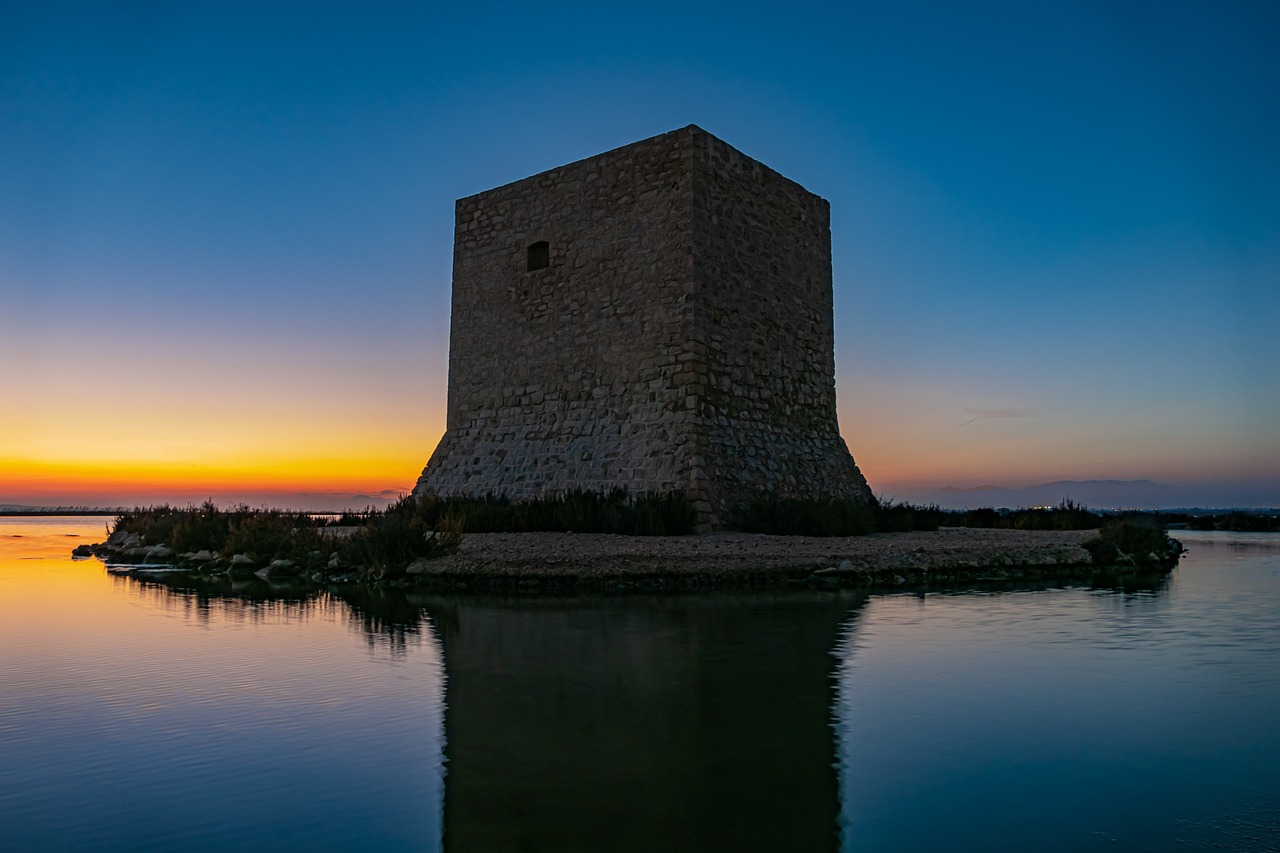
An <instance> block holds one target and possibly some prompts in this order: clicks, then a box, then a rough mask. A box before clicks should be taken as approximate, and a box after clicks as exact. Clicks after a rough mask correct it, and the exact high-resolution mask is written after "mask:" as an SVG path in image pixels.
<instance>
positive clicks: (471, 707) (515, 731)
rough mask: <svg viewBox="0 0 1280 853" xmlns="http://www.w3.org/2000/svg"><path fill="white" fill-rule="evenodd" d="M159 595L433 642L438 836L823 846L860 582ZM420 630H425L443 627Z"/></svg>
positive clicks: (582, 845)
mask: <svg viewBox="0 0 1280 853" xmlns="http://www.w3.org/2000/svg"><path fill="white" fill-rule="evenodd" d="M128 582H129V583H133V584H136V585H138V587H139V589H140V590H146V591H147V593H146V594H147V595H149V596H155V597H156V598H155V599H154V603H155V604H156V605H157V606H160V607H165V608H169V609H175V610H180V611H182V612H190V611H193V610H194V611H197V612H198V611H199V610H201V609H204V610H209V609H211V608H216V609H220V610H221V609H225V610H226V611H228V612H236V613H243V614H244V615H245V617H246V618H249V619H280V618H283V619H287V620H297V621H305V620H306V619H308V618H311V617H312V616H315V615H326V616H327V615H331V614H332V612H333V611H334V609H335V608H342V609H345V610H346V611H347V615H346V617H345V618H346V620H347V622H348V624H350V625H352V626H353V627H356V628H358V630H360V632H361V633H362V634H363V635H364V636H365V638H366V641H367V642H368V643H369V644H370V645H371V646H373V645H376V646H378V647H381V648H387V649H390V650H392V651H393V653H398V654H403V652H404V649H405V648H406V647H407V646H409V645H412V644H414V643H418V642H422V641H423V640H424V639H426V638H428V637H430V636H432V634H433V633H434V636H436V637H438V640H439V642H440V646H441V649H442V652H443V657H444V670H445V675H446V679H447V685H448V686H447V702H446V703H445V705H446V710H445V723H444V729H445V730H444V740H445V742H446V743H447V747H446V753H447V762H448V775H447V778H446V780H445V798H444V818H443V820H444V838H445V843H446V847H447V849H449V850H455V851H456V850H463V851H468V850H494V849H535V848H536V849H557V850H558V849H581V850H595V849H611V850H653V849H665V850H679V849H688V850H705V849H751V848H755V849H805V850H823V849H827V850H834V849H835V847H836V843H837V838H836V818H837V814H838V805H839V796H838V791H837V783H836V773H835V769H834V767H833V761H832V758H833V755H834V744H833V740H832V730H831V707H832V702H833V696H834V694H833V683H832V677H831V676H832V668H833V660H832V657H831V649H832V647H833V645H834V644H835V643H836V641H837V639H838V636H839V632H840V627H841V625H842V624H848V622H849V620H850V618H851V612H856V610H857V608H859V607H861V605H862V604H863V603H864V602H865V601H866V596H865V595H864V594H858V593H843V594H832V593H829V592H798V593H788V594H767V593H765V594H762V593H753V594H751V595H746V596H744V595H701V596H665V597H643V596H627V597H621V598H612V599H611V598H581V599H579V598H571V599H554V598H519V599H499V598H481V599H476V598H470V599H467V598H458V597H447V596H423V595H415V594H406V593H405V592H404V591H403V590H398V589H394V588H390V589H373V588H368V587H362V588H354V587H353V588H351V589H338V590H333V591H323V592H311V593H297V592H291V591H289V590H286V589H282V588H279V587H271V586H270V585H268V584H265V583H262V584H246V585H242V586H240V587H239V588H238V589H237V590H236V591H235V593H234V595H229V594H228V593H226V592H220V591H219V589H218V585H209V584H201V583H199V582H193V581H190V580H189V579H185V578H183V577H181V576H177V575H171V576H164V577H157V578H149V579H141V580H140V579H132V578H131V579H129V581H128ZM430 626H434V629H435V630H434V632H433V631H432V630H431V627H430Z"/></svg>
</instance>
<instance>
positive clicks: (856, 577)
mask: <svg viewBox="0 0 1280 853" xmlns="http://www.w3.org/2000/svg"><path fill="white" fill-rule="evenodd" d="M1095 536H1097V531H1096V530H1066V531H1032V530H987V529H975V528H942V529H940V530H938V531H936V532H911V533H878V534H875V535H871V536H851V537H814V536H766V535H763V534H753V533H710V534H704V535H701V536H673V537H649V536H610V535H594V534H593V535H586V534H573V533H470V534H467V535H466V536H464V537H463V540H462V544H461V546H460V547H459V549H458V551H457V552H456V553H454V554H451V555H449V556H446V557H441V558H438V559H435V560H422V561H419V562H417V563H415V564H413V565H412V566H411V567H410V569H409V572H410V574H411V575H413V576H416V578H417V580H419V581H420V582H426V583H428V584H430V583H432V581H435V582H437V583H439V582H445V583H449V582H458V581H462V582H463V583H464V584H465V583H466V582H468V581H471V582H477V583H479V585H480V586H493V585H498V586H506V585H509V584H510V583H511V582H512V581H517V580H521V581H524V582H525V583H529V584H538V583H539V582H542V581H550V582H553V583H554V582H557V581H566V580H576V581H586V582H587V583H588V585H596V584H598V583H600V582H607V583H606V585H618V586H622V587H625V586H629V585H630V583H631V582H641V581H649V582H654V581H659V580H661V581H666V582H669V583H674V585H676V586H686V585H695V586H703V585H710V586H739V585H757V584H763V585H773V584H776V583H785V582H795V581H817V582H827V583H831V584H834V585H841V586H843V585H852V586H866V585H875V584H882V583H888V584H903V583H908V582H910V583H920V582H930V581H940V582H947V581H951V582H955V581H966V580H1018V579H1042V578H1057V577H1088V576H1090V575H1091V574H1092V573H1093V571H1094V569H1095V567H1094V566H1093V565H1092V560H1091V558H1090V556H1089V552H1088V551H1086V550H1085V549H1084V548H1082V547H1081V543H1082V542H1084V541H1086V540H1087V539H1090V538H1093V537H1095ZM682 580H684V581H687V582H688V583H687V584H686V583H681V581H682ZM592 582H594V583H592ZM643 585H649V584H643ZM660 585H666V584H665V583H664V584H660Z"/></svg>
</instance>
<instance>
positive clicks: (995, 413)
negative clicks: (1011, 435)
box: [960, 408, 1044, 426]
mask: <svg viewBox="0 0 1280 853" xmlns="http://www.w3.org/2000/svg"><path fill="white" fill-rule="evenodd" d="M964 411H965V414H967V415H972V416H973V417H971V418H969V420H967V421H965V422H964V423H962V424H960V426H968V425H969V424H971V423H973V422H974V421H982V420H987V419H988V418H991V419H996V418H1038V417H1040V416H1041V415H1043V414H1044V412H1043V410H1041V409H1032V408H1013V409H965V410H964Z"/></svg>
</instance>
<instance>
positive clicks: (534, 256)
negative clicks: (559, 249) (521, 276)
mask: <svg viewBox="0 0 1280 853" xmlns="http://www.w3.org/2000/svg"><path fill="white" fill-rule="evenodd" d="M549 266H551V244H550V243H548V242H547V241H546V240H541V241H539V242H537V243H534V244H533V245H531V246H530V247H529V272H533V271H534V270H541V269H546V268H547V267H549Z"/></svg>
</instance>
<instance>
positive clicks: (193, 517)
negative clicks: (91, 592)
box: [90, 497, 462, 580]
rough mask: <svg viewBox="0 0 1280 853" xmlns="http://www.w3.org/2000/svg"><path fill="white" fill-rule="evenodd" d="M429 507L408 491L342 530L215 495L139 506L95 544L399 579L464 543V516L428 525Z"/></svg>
mask: <svg viewBox="0 0 1280 853" xmlns="http://www.w3.org/2000/svg"><path fill="white" fill-rule="evenodd" d="M423 509H424V508H423V506H422V505H421V504H420V503H419V502H418V501H417V500H415V499H414V498H412V497H405V498H402V499H400V500H399V501H397V502H396V503H394V504H392V505H391V506H389V507H387V508H386V509H385V510H374V509H370V510H368V511H366V512H364V513H362V514H361V516H360V519H359V523H358V524H356V525H353V526H352V527H349V528H337V527H335V526H333V525H329V524H326V523H325V520H324V519H323V517H318V516H313V515H310V514H308V513H302V512H291V511H288V510H279V509H265V508H264V509H250V508H249V507H247V506H243V505H242V506H236V507H232V508H230V509H221V508H219V507H218V506H217V505H215V504H214V503H213V502H212V501H210V502H206V503H204V504H203V505H201V506H193V507H172V506H169V505H167V504H166V505H161V506H153V507H139V508H136V509H132V510H129V511H127V512H124V513H121V514H120V515H118V516H116V519H115V522H114V524H113V525H111V527H110V528H109V533H110V536H109V537H108V539H107V541H106V542H105V543H102V544H101V545H98V546H93V548H92V549H90V550H91V551H92V552H93V553H96V554H99V555H100V556H106V557H110V558H113V559H117V560H125V561H134V562H143V561H157V560H164V561H170V562H177V563H184V564H201V565H203V566H204V567H206V568H209V569H222V570H223V571H227V572H236V571H248V572H255V573H264V574H267V575H271V574H274V575H301V576H303V577H311V576H313V575H319V576H321V577H326V578H327V577H329V576H335V575H336V576H342V577H347V576H350V578H349V579H361V580H370V579H383V578H394V577H399V576H402V575H403V574H404V573H405V571H406V569H407V568H408V567H409V566H410V565H411V564H412V563H413V562H414V561H415V560H420V559H432V558H434V557H438V556H442V555H444V554H448V553H451V552H452V551H453V550H455V549H456V548H457V546H458V544H459V542H460V541H461V538H462V523H461V520H460V519H458V518H455V517H453V516H444V517H439V518H433V519H432V520H431V522H430V523H428V520H427V519H428V516H427V514H426V513H424V512H423ZM339 531H340V532H339ZM94 549H96V550H94Z"/></svg>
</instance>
